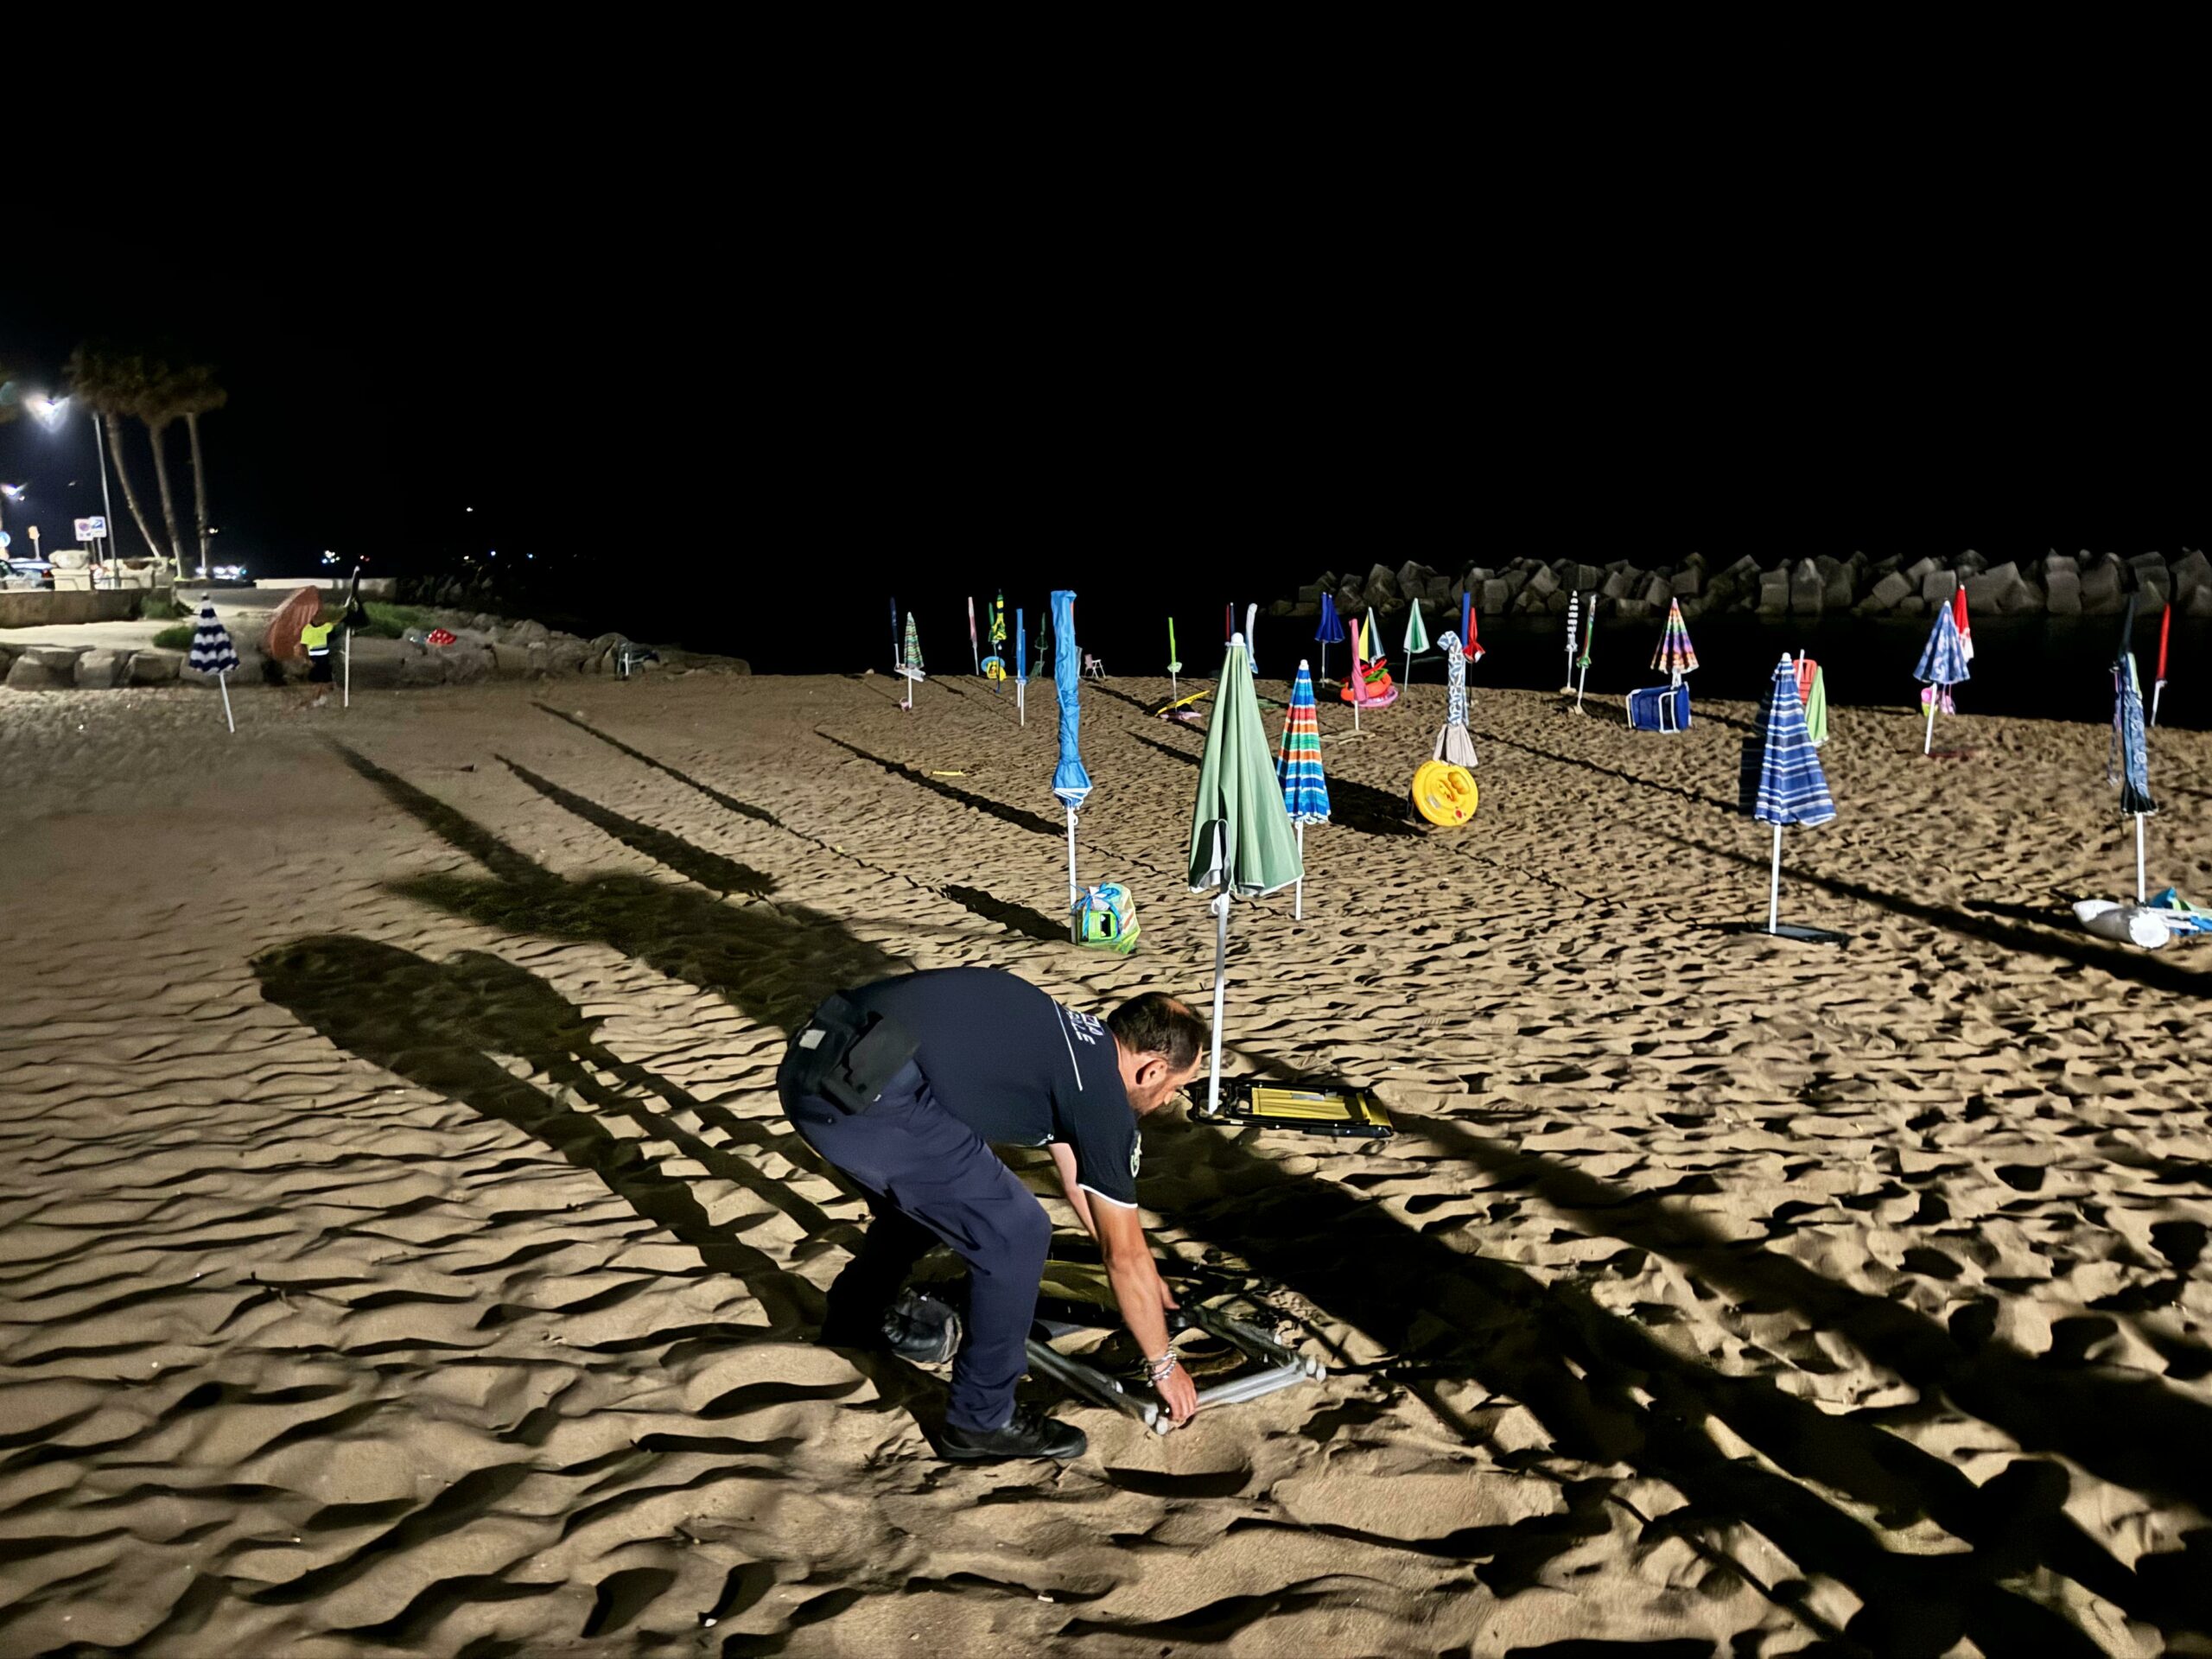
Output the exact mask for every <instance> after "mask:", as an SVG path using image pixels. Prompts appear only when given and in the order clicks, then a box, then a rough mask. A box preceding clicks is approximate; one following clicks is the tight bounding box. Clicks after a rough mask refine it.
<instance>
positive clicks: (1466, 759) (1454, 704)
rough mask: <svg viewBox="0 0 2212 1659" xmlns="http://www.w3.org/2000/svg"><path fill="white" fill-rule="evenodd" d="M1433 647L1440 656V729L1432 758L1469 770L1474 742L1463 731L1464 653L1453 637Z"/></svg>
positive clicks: (1465, 707) (1465, 654)
mask: <svg viewBox="0 0 2212 1659" xmlns="http://www.w3.org/2000/svg"><path fill="white" fill-rule="evenodd" d="M1436 643H1437V645H1438V646H1439V648H1440V649H1441V650H1442V651H1443V652H1444V726H1443V728H1442V729H1441V730H1440V731H1439V732H1438V733H1437V734H1436V753H1435V756H1434V758H1435V759H1436V760H1443V761H1447V762H1449V763H1450V764H1451V765H1452V766H1467V767H1470V768H1471V767H1472V766H1474V765H1475V763H1476V756H1475V740H1474V737H1473V735H1472V734H1470V733H1469V732H1468V730H1467V653H1466V652H1465V650H1464V649H1463V648H1462V647H1461V645H1460V644H1459V635H1458V634H1456V633H1446V635H1445V636H1444V637H1443V638H1442V639H1439V640H1438V641H1437V642H1436Z"/></svg>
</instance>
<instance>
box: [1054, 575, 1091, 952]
mask: <svg viewBox="0 0 2212 1659" xmlns="http://www.w3.org/2000/svg"><path fill="white" fill-rule="evenodd" d="M1052 686H1053V689H1054V690H1056V691H1058V693H1059V699H1060V760H1059V764H1058V766H1054V767H1053V768H1052V793H1053V794H1055V795H1057V796H1058V797H1059V798H1060V804H1062V805H1063V806H1065V807H1066V808H1067V810H1068V925H1069V926H1070V928H1071V929H1073V928H1075V927H1076V926H1077V922H1076V920H1075V904H1076V896H1077V893H1078V891H1079V889H1078V888H1077V887H1076V882H1075V813H1076V809H1077V807H1079V806H1081V805H1082V804H1084V801H1086V800H1088V799H1089V798H1090V773H1089V772H1085V771H1084V769H1083V752H1082V747H1081V745H1080V743H1079V742H1078V741H1077V740H1078V739H1079V737H1080V736H1081V734H1082V727H1083V657H1082V654H1081V653H1080V652H1077V649H1076V644H1075V594H1073V593H1072V592H1071V591H1070V590H1068V589H1067V588H1058V589H1055V590H1054V592H1053V594H1052ZM1076 943H1077V944H1082V943H1083V940H1082V938H1081V937H1080V935H1078V936H1077V938H1076Z"/></svg>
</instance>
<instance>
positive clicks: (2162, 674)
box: [2151, 605, 2174, 726]
mask: <svg viewBox="0 0 2212 1659" xmlns="http://www.w3.org/2000/svg"><path fill="white" fill-rule="evenodd" d="M2173 626H2174V607H2172V606H2171V605H2169V606H2167V607H2165V608H2164V610H2162V611H2160V612H2159V613H2158V674H2157V676H2156V677H2154V678H2153V679H2152V682H2151V723H2152V725H2153V726H2155V725H2157V724H2158V699H2159V698H2161V697H2163V696H2165V694H2166V640H2167V638H2168V636H2169V635H2170V634H2171V632H2173Z"/></svg>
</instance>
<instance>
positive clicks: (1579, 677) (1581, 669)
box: [1574, 594, 1688, 713]
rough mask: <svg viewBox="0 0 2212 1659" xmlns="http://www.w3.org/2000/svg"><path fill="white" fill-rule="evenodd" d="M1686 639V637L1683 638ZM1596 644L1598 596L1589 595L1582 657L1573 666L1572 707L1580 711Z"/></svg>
mask: <svg viewBox="0 0 2212 1659" xmlns="http://www.w3.org/2000/svg"><path fill="white" fill-rule="evenodd" d="M1683 637H1684V638H1685V639H1687V638H1688V635H1687V634H1685V635H1684V636H1683ZM1597 643H1598V595H1597V594H1591V595H1590V619H1589V622H1588V624H1587V626H1585V627H1584V628H1583V630H1582V655H1581V657H1580V658H1579V659H1578V660H1577V661H1576V663H1575V664H1574V707H1575V710H1576V712H1577V713H1580V711H1581V709H1582V694H1583V693H1584V692H1585V691H1586V690H1588V689H1589V686H1590V648H1591V647H1592V645H1596V644H1597Z"/></svg>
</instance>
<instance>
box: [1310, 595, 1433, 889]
mask: <svg viewBox="0 0 2212 1659" xmlns="http://www.w3.org/2000/svg"><path fill="white" fill-rule="evenodd" d="M1449 637H1450V636H1449V635H1447V636H1446V638H1449ZM1275 776H1276V778H1277V779H1278V780H1279V781H1280V782H1281V785H1282V802H1283V808H1284V810H1286V811H1287V812H1288V813H1289V814H1290V821H1291V823H1292V824H1293V825H1294V826H1295V828H1296V829H1297V831H1298V863H1299V878H1298V887H1297V896H1296V899H1295V907H1294V909H1293V910H1292V912H1291V914H1292V916H1293V917H1294V918H1295V919H1297V920H1300V921H1303V920H1304V919H1305V918H1306V875H1305V868H1306V825H1307V824H1309V823H1327V822H1328V821H1329V781H1328V779H1326V778H1325V777H1323V776H1322V775H1321V721H1320V715H1319V713H1318V712H1317V711H1316V709H1314V706H1313V674H1312V673H1311V672H1310V671H1308V670H1307V668H1306V664H1304V663H1300V664H1299V665H1298V679H1297V682H1296V683H1294V685H1293V686H1292V687H1291V688H1290V708H1289V710H1288V711H1287V713H1286V715H1284V717H1283V724H1282V747H1281V750H1280V751H1279V752H1278V753H1277V754H1276V756H1275Z"/></svg>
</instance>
